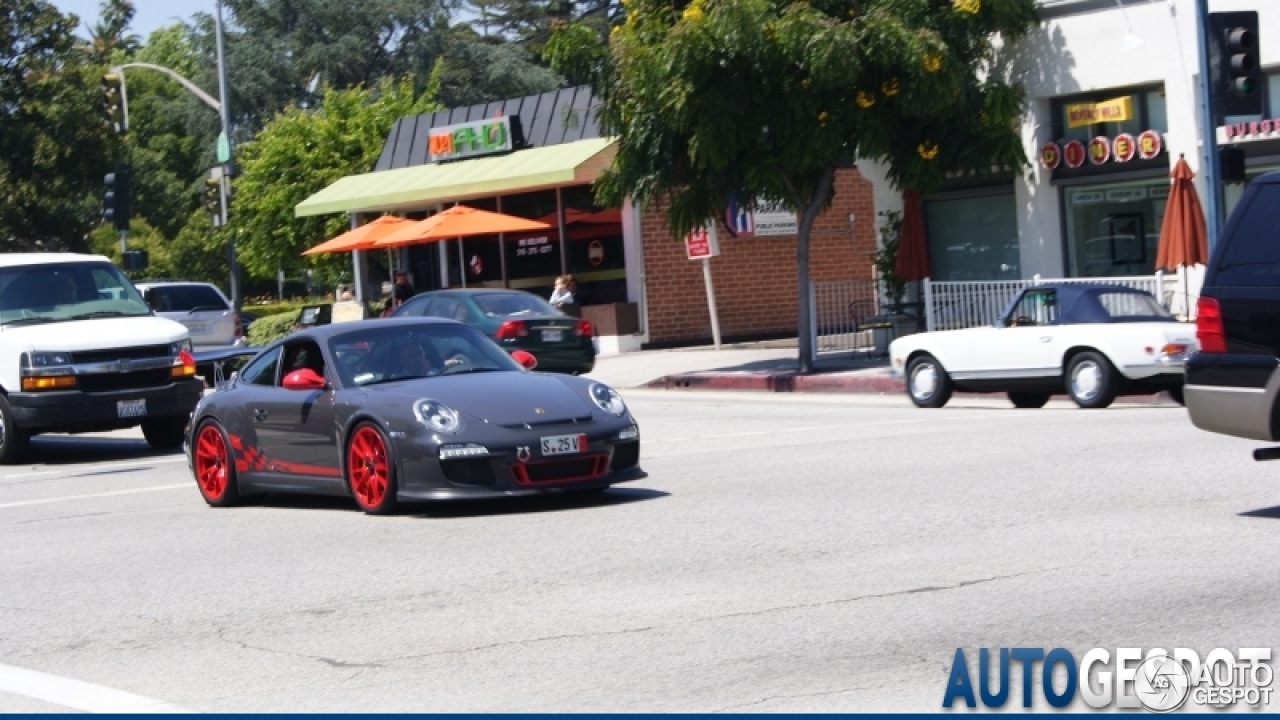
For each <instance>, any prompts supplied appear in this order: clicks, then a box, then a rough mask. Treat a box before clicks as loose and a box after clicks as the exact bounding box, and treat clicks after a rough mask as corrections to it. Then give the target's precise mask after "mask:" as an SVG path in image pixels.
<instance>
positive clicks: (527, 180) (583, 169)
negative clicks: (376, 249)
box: [294, 138, 614, 217]
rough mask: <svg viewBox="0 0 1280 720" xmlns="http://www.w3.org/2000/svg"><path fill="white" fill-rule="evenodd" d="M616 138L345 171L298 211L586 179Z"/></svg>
mask: <svg viewBox="0 0 1280 720" xmlns="http://www.w3.org/2000/svg"><path fill="white" fill-rule="evenodd" d="M613 143H614V141H613V140H612V139H607V138H595V139H592V140H579V141H577V142H571V143H563V144H560V145H549V146H546V147H540V148H532V149H530V150H519V151H517V152H513V153H510V154H507V155H501V156H498V157H486V158H475V159H473V160H459V161H457V162H451V163H443V164H440V165H418V166H415V167H408V168H400V169H398V170H384V171H383V172H372V173H365V174H363V175H349V176H347V177H344V178H342V179H341V180H339V181H337V182H335V183H334V184H332V185H330V186H329V187H327V188H325V189H324V190H321V191H320V192H318V193H316V194H315V195H312V196H311V197H309V198H307V199H306V200H303V201H302V202H300V203H298V205H297V206H296V207H295V208H294V214H295V215H297V216H298V217H306V216H309V215H325V214H327V213H337V212H370V211H391V210H404V209H410V208H414V209H422V208H424V206H427V205H430V204H432V203H437V202H445V201H450V200H461V199H466V198H473V197H486V196H492V195H502V194H508V193H514V192H525V191H528V190H537V189H540V188H547V187H556V186H560V185H575V184H582V183H589V182H591V181H593V180H595V179H596V176H598V175H599V174H600V172H601V171H602V170H603V169H604V168H605V167H607V166H608V164H609V163H610V162H611V161H612V160H613V152H614V144H613Z"/></svg>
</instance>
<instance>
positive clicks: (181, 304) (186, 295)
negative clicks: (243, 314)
mask: <svg viewBox="0 0 1280 720" xmlns="http://www.w3.org/2000/svg"><path fill="white" fill-rule="evenodd" d="M143 296H144V297H145V298H146V300H147V304H148V305H150V306H151V309H152V310H155V311H156V312H183V313H190V312H195V311H200V310H217V311H224V310H230V309H231V308H230V307H229V306H228V305H227V301H226V300H225V299H223V297H222V294H221V293H219V292H218V291H217V290H215V289H213V288H212V287H210V286H208V285H158V286H156V287H150V288H147V289H146V291H145V292H144V293H143Z"/></svg>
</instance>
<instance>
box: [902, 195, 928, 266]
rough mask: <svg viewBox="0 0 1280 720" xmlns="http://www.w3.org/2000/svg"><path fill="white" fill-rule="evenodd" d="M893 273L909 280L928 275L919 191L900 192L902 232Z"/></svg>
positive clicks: (922, 212) (926, 250) (922, 211)
mask: <svg viewBox="0 0 1280 720" xmlns="http://www.w3.org/2000/svg"><path fill="white" fill-rule="evenodd" d="M893 274H894V275H897V276H898V277H900V278H902V279H903V280H906V281H907V282H911V281H913V280H923V279H925V278H927V277H929V248H928V246H927V245H926V244H925V237H924V204H923V203H922V202H921V201H920V191H919V190H915V189H910V188H908V189H907V190H904V191H903V192H902V234H901V235H899V236H898V257H897V259H896V260H895V261H894V263H893Z"/></svg>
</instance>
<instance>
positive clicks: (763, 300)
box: [640, 169, 876, 343]
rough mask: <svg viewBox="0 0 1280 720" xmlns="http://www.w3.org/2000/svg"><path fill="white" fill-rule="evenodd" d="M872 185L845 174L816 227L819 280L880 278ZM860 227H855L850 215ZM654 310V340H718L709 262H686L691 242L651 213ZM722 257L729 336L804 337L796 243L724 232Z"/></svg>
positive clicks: (720, 289) (723, 327)
mask: <svg viewBox="0 0 1280 720" xmlns="http://www.w3.org/2000/svg"><path fill="white" fill-rule="evenodd" d="M871 192H872V188H871V182H870V181H869V180H867V179H865V178H863V177H862V175H860V174H859V173H858V171H857V170H856V169H847V170H840V171H839V172H838V173H837V174H836V178H835V199H834V200H833V201H832V204H831V208H830V209H829V210H827V212H825V213H823V214H822V215H819V216H818V219H817V220H816V221H814V224H813V231H812V234H811V235H810V238H809V273H810V277H811V279H812V280H813V281H814V282H822V281H827V280H856V279H866V278H870V277H872V263H871V257H872V255H873V254H874V253H875V251H876V236H875V202H874V200H873V199H872V194H871ZM850 213H852V214H853V215H854V225H853V227H852V228H851V227H850V226H849V215H850ZM640 233H641V238H642V243H643V250H644V272H645V277H646V284H647V292H648V305H649V318H648V322H649V342H650V343H671V342H681V341H696V340H704V339H705V340H707V341H708V342H710V339H711V316H710V314H709V313H708V312H707V290H706V286H705V285H704V284H703V280H702V263H701V262H700V261H696V260H689V259H688V258H687V257H686V256H685V249H684V242H683V241H681V240H677V239H673V238H672V237H671V233H670V232H668V231H667V227H666V223H665V222H664V221H663V218H662V213H661V210H660V209H659V208H656V207H653V206H650V207H647V208H645V211H644V213H643V215H642V217H641V228H640ZM719 235H720V256H719V257H715V258H712V259H711V280H712V284H713V286H714V288H715V294H716V309H717V311H718V313H719V315H720V334H721V336H722V337H734V336H749V335H764V334H780V333H790V334H792V335H794V334H795V332H796V327H797V325H798V318H799V316H798V313H799V309H798V306H797V302H796V298H797V293H796V239H795V237H787V236H779V237H763V238H751V239H739V238H731V237H727V236H726V233H725V232H724V229H723V228H721V229H720V233H719Z"/></svg>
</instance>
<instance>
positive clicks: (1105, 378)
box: [1065, 351, 1120, 410]
mask: <svg viewBox="0 0 1280 720" xmlns="http://www.w3.org/2000/svg"><path fill="white" fill-rule="evenodd" d="M1065 382H1066V386H1067V394H1068V395H1070V396H1071V399H1072V400H1074V401H1075V403H1076V405H1079V406H1080V407H1082V408H1086V409H1090V410H1100V409H1102V408H1105V407H1107V406H1108V405H1110V404H1111V403H1112V402H1113V401H1114V400H1115V399H1116V393H1117V392H1118V391H1119V389H1120V388H1119V385H1120V377H1119V373H1117V372H1116V369H1115V367H1113V366H1112V365H1111V361H1110V360H1107V358H1106V357H1104V356H1103V355H1102V354H1101V353H1097V352H1093V351H1087V352H1082V353H1080V354H1079V355H1076V356H1075V357H1073V358H1071V362H1070V363H1068V364H1067V375H1066V380H1065Z"/></svg>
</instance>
